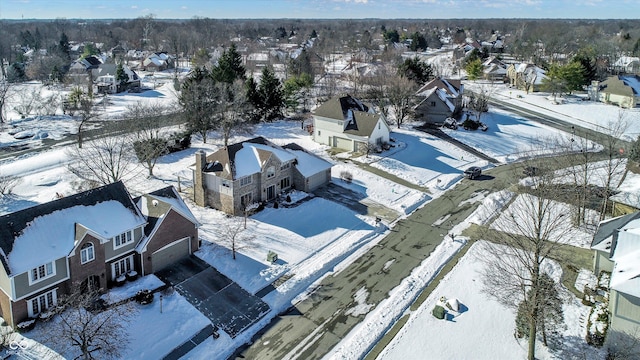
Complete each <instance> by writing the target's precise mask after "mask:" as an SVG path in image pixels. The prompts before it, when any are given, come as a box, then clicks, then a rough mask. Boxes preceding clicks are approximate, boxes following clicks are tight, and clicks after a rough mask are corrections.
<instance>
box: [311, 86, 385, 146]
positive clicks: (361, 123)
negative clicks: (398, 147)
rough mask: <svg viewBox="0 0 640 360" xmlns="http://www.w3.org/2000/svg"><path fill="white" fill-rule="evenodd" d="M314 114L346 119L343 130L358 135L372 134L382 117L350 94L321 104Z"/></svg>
mask: <svg viewBox="0 0 640 360" xmlns="http://www.w3.org/2000/svg"><path fill="white" fill-rule="evenodd" d="M313 114H314V116H321V117H325V118H329V119H336V120H341V121H344V123H343V132H344V133H347V134H352V135H358V136H370V135H371V133H372V132H373V130H374V129H375V127H376V124H377V123H378V120H380V118H381V117H380V114H377V113H376V112H375V111H374V110H373V108H372V107H371V106H370V105H368V104H365V103H364V102H362V101H360V100H359V99H356V98H354V97H353V96H351V95H349V94H345V95H339V96H335V97H333V98H332V99H330V100H329V101H327V102H325V103H324V104H322V105H320V107H318V108H317V109H316V110H315V111H314V112H313ZM385 125H386V124H385Z"/></svg>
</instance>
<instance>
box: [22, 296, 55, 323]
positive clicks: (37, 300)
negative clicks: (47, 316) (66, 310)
mask: <svg viewBox="0 0 640 360" xmlns="http://www.w3.org/2000/svg"><path fill="white" fill-rule="evenodd" d="M57 301H58V296H57V293H56V289H53V290H51V291H48V292H46V293H44V294H42V295H39V296H36V297H34V298H33V299H31V300H29V301H27V305H28V308H29V309H28V311H29V316H31V317H35V316H36V315H38V314H40V313H41V312H43V311H46V310H47V309H48V308H50V307H52V306H54V305H55V304H56V303H57Z"/></svg>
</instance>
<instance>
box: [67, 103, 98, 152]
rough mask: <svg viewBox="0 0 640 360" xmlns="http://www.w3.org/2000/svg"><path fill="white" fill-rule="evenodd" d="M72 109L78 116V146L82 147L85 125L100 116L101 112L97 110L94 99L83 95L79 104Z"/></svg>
mask: <svg viewBox="0 0 640 360" xmlns="http://www.w3.org/2000/svg"><path fill="white" fill-rule="evenodd" d="M72 110H73V114H74V116H75V117H76V118H78V148H82V142H83V140H84V138H83V135H82V131H83V130H84V127H85V125H87V123H88V122H89V121H91V120H92V119H94V118H96V117H98V115H99V114H98V112H97V111H96V110H95V108H94V106H93V100H92V99H91V97H89V96H82V98H81V99H80V100H79V101H78V103H77V106H76V107H75V108H74V109H72Z"/></svg>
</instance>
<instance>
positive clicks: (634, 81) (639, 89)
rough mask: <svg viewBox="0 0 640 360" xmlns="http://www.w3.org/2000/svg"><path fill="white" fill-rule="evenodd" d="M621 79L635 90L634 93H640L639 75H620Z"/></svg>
mask: <svg viewBox="0 0 640 360" xmlns="http://www.w3.org/2000/svg"><path fill="white" fill-rule="evenodd" d="M620 80H622V82H624V83H625V85H627V86H628V87H630V88H631V89H632V90H633V93H634V95H636V96H639V95H640V78H639V77H638V76H620Z"/></svg>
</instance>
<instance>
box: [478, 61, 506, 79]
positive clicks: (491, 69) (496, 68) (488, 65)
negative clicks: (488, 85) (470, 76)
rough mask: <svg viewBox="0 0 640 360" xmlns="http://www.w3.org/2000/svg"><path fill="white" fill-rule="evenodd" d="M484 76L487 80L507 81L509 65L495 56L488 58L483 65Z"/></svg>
mask: <svg viewBox="0 0 640 360" xmlns="http://www.w3.org/2000/svg"><path fill="white" fill-rule="evenodd" d="M482 66H483V68H484V70H483V74H484V78H485V79H486V80H491V81H501V82H502V81H505V80H507V65H506V64H505V63H504V62H502V61H501V60H499V59H497V58H496V57H495V56H490V57H488V58H487V59H486V60H485V61H484V62H483V63H482Z"/></svg>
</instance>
